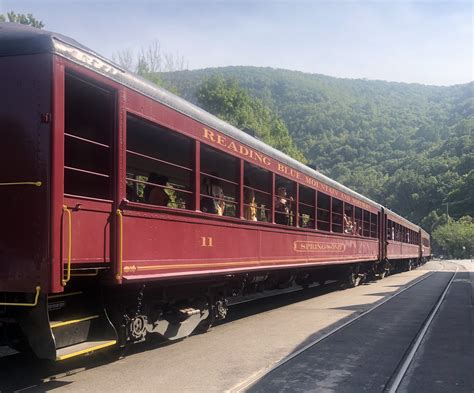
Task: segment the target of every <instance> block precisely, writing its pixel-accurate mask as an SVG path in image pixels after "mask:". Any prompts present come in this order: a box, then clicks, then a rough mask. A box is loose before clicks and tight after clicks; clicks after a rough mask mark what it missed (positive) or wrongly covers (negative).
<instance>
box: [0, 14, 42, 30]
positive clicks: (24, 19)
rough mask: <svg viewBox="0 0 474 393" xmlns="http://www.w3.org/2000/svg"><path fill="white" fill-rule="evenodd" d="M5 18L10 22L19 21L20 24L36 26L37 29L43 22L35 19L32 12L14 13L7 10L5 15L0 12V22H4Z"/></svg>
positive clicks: (40, 27)
mask: <svg viewBox="0 0 474 393" xmlns="http://www.w3.org/2000/svg"><path fill="white" fill-rule="evenodd" d="M7 20H8V22H10V23H20V24H22V25H28V26H32V27H36V28H37V29H42V28H43V27H44V23H43V22H42V21H40V20H38V19H36V18H35V17H34V16H33V14H27V15H25V14H16V13H15V12H14V11H10V12H7V16H6V17H5V15H1V14H0V22H6V21H7Z"/></svg>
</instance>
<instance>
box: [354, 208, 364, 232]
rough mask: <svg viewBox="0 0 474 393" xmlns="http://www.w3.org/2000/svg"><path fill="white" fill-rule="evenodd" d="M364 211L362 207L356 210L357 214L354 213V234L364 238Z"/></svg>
mask: <svg viewBox="0 0 474 393" xmlns="http://www.w3.org/2000/svg"><path fill="white" fill-rule="evenodd" d="M362 211H363V210H362V209H361V208H360V207H356V208H355V213H354V217H355V229H354V233H355V234H356V235H359V236H362V229H363V226H362Z"/></svg>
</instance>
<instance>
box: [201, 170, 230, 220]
mask: <svg viewBox="0 0 474 393" xmlns="http://www.w3.org/2000/svg"><path fill="white" fill-rule="evenodd" d="M212 176H214V174H213V175H212ZM203 187H204V190H203V191H204V192H205V193H206V195H208V196H205V197H203V198H202V200H201V210H202V211H203V212H204V213H211V214H217V215H218V216H222V215H224V209H225V201H224V191H223V190H222V187H221V185H220V181H219V179H216V178H215V177H206V178H204V184H203Z"/></svg>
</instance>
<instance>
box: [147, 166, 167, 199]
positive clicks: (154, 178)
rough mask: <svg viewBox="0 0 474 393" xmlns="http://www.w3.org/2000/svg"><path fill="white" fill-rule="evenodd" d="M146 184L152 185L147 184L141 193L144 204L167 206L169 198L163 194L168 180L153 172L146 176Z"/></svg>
mask: <svg viewBox="0 0 474 393" xmlns="http://www.w3.org/2000/svg"><path fill="white" fill-rule="evenodd" d="M147 182H148V183H153V184H147V185H146V186H145V190H144V191H143V196H144V197H145V202H147V203H150V204H152V205H159V206H168V203H169V201H170V197H169V196H168V194H167V193H166V192H165V187H166V185H167V183H168V178H167V177H166V176H162V175H158V174H157V173H155V172H153V173H150V176H148V180H147Z"/></svg>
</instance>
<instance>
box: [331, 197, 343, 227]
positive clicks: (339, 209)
mask: <svg viewBox="0 0 474 393" xmlns="http://www.w3.org/2000/svg"><path fill="white" fill-rule="evenodd" d="M343 213H344V207H343V202H342V201H341V200H340V199H337V198H332V231H333V232H336V233H342V232H343Z"/></svg>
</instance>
